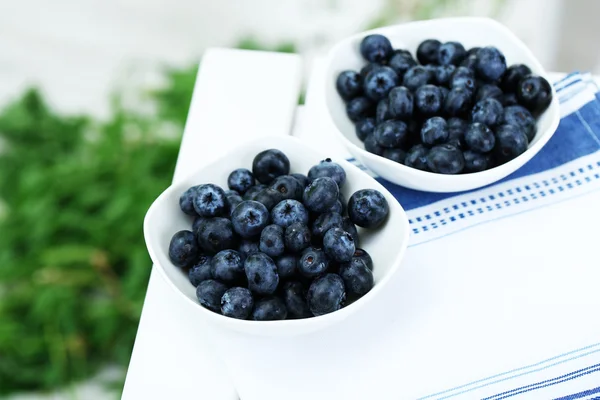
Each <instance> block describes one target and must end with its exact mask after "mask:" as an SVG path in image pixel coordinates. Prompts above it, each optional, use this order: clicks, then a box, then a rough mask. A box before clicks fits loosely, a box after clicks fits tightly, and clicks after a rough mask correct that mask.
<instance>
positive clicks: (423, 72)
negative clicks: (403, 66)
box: [402, 65, 432, 92]
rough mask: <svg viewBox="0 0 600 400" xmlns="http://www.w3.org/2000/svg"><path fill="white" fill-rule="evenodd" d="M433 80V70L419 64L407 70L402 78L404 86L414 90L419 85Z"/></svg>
mask: <svg viewBox="0 0 600 400" xmlns="http://www.w3.org/2000/svg"><path fill="white" fill-rule="evenodd" d="M431 81H432V77H431V72H429V71H428V70H427V69H426V68H425V67H423V66H421V65H417V66H414V67H412V68H411V69H409V70H408V71H406V74H404V78H403V79H402V86H404V87H406V88H407V89H408V90H411V91H413V92H414V91H415V90H417V89H418V88H419V87H421V86H423V85H426V84H428V83H429V82H431Z"/></svg>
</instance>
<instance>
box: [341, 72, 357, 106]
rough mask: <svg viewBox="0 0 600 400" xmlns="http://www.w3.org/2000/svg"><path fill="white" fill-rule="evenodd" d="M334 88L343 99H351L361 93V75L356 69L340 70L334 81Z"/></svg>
mask: <svg viewBox="0 0 600 400" xmlns="http://www.w3.org/2000/svg"><path fill="white" fill-rule="evenodd" d="M335 88H336V89H337V92H338V93H339V95H340V96H341V97H342V99H344V100H351V99H353V98H355V97H357V96H359V95H360V94H361V93H362V77H361V76H360V74H359V73H358V72H356V71H342V72H340V74H339V75H338V77H337V79H336V81H335Z"/></svg>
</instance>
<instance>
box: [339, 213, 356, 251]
mask: <svg viewBox="0 0 600 400" xmlns="http://www.w3.org/2000/svg"><path fill="white" fill-rule="evenodd" d="M342 229H343V230H345V231H346V232H348V233H349V234H350V235H351V236H352V240H354V245H355V246H358V245H359V244H360V242H359V240H360V239H359V236H358V230H357V229H356V225H354V223H353V222H352V221H351V220H350V218H349V217H343V218H342ZM355 253H356V252H355Z"/></svg>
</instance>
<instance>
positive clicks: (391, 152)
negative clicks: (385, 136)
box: [383, 149, 406, 164]
mask: <svg viewBox="0 0 600 400" xmlns="http://www.w3.org/2000/svg"><path fill="white" fill-rule="evenodd" d="M383 156H384V157H385V158H387V159H388V160H391V161H395V162H397V163H400V164H404V160H405V159H406V152H405V151H404V150H402V149H385V150H384V151H383Z"/></svg>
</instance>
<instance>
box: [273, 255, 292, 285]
mask: <svg viewBox="0 0 600 400" xmlns="http://www.w3.org/2000/svg"><path fill="white" fill-rule="evenodd" d="M275 264H276V265H277V274H278V275H279V279H290V278H292V277H294V276H295V275H296V271H297V266H298V257H297V256H296V255H294V254H284V255H282V256H281V257H278V258H277V260H275Z"/></svg>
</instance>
